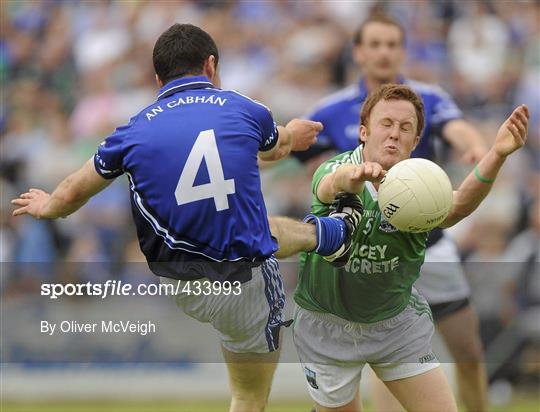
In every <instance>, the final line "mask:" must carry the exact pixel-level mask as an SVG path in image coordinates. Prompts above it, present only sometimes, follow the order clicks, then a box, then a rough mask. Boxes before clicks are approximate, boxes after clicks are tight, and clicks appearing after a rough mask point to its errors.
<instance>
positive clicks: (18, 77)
mask: <svg viewBox="0 0 540 412" xmlns="http://www.w3.org/2000/svg"><path fill="white" fill-rule="evenodd" d="M382 10H384V11H385V12H386V13H388V14H390V15H393V16H394V17H397V18H398V19H399V20H400V21H401V23H402V24H403V25H404V27H405V29H406V49H407V54H408V59H407V63H406V67H405V74H406V75H407V76H409V77H411V78H414V79H417V80H422V81H427V82H434V83H437V84H440V85H441V86H442V87H443V88H445V89H446V90H447V91H448V92H450V94H451V95H452V96H453V97H454V98H455V99H456V101H457V103H458V105H459V106H460V108H461V109H462V110H463V112H464V113H465V117H466V118H467V120H470V121H471V122H472V123H473V124H474V125H475V126H477V127H478V129H479V130H480V131H481V132H482V133H483V135H484V136H485V138H486V141H488V142H491V141H492V140H493V138H494V136H495V134H496V131H497V128H498V127H499V125H500V123H501V121H502V120H503V119H504V118H505V116H507V115H508V114H509V113H510V112H511V110H512V109H513V107H515V106H516V105H517V104H520V103H526V104H528V105H529V108H530V111H531V113H532V118H531V125H530V128H529V132H530V133H529V140H528V142H527V145H526V148H525V149H524V150H522V151H520V153H518V154H516V155H515V156H513V158H512V159H510V161H509V163H508V164H507V165H506V166H505V168H504V170H503V172H502V174H501V176H500V179H498V181H497V184H496V185H495V187H494V189H493V193H492V194H491V195H490V198H489V199H488V201H487V202H486V204H484V205H483V206H482V207H481V208H480V209H479V210H478V211H477V212H476V213H475V214H474V215H473V216H471V217H470V218H469V219H467V220H466V221H464V222H463V223H461V224H460V225H458V226H457V227H456V228H455V229H454V230H452V235H453V236H454V238H455V239H456V241H457V242H458V245H459V247H460V251H461V252H462V254H463V257H464V258H465V260H466V261H468V262H478V261H485V262H497V261H506V262H521V263H519V264H518V263H516V264H511V263H509V264H506V265H501V266H498V267H499V268H500V269H499V270H495V271H494V270H492V268H493V266H491V269H489V270H484V271H483V270H481V268H476V269H474V270H469V272H470V273H469V274H470V281H471V285H472V288H473V302H474V303H475V304H476V306H477V309H478V311H479V313H480V316H481V318H482V322H483V323H482V324H483V326H484V329H485V333H484V335H485V337H486V339H492V338H495V337H496V336H497V335H498V334H499V332H500V331H501V330H503V331H504V327H503V326H505V325H509V324H510V323H511V322H512V320H513V319H516V318H517V317H518V316H519V314H520V313H525V312H526V311H528V310H529V309H530V307H534V306H538V305H539V304H540V280H538V279H537V278H538V277H540V275H537V276H536V277H534V276H533V277H532V278H531V276H530V275H529V274H530V273H536V274H538V270H539V269H538V263H537V262H538V260H539V250H538V249H539V246H538V245H539V239H540V223H539V209H538V201H539V195H540V173H539V170H540V120H539V116H540V52H539V44H540V23H539V21H540V3H539V2H538V1H512V2H510V1H492V2H462V1H457V0H455V1H451V0H449V1H448V0H447V1H445V0H437V1H411V2H376V1H369V0H364V1H362V2H336V1H329V2H323V1H320V2H313V1H310V2H304V1H293V0H289V1H287V0H274V1H249V2H235V1H219V2H206V1H205V2H199V1H181V2H173V1H149V0H147V1H145V0H141V1H117V2H112V1H91V2H90V1H88V2H86V1H81V2H79V1H23V2H15V1H13V2H10V1H8V2H2V3H1V5H0V12H1V13H0V56H1V58H0V73H1V74H0V81H1V90H2V95H1V98H2V104H1V106H0V151H1V158H0V170H1V180H0V185H1V202H0V222H1V228H0V235H1V244H0V261H1V262H64V261H73V262H105V263H110V266H108V268H107V269H103V270H95V268H93V269H87V270H83V271H77V273H76V275H75V274H73V273H72V272H70V271H65V270H63V271H58V270H54V269H51V270H48V271H32V270H22V271H17V272H16V273H15V272H10V271H6V270H4V271H3V274H2V276H3V279H2V285H1V288H2V289H1V292H2V294H3V296H4V297H16V296H18V295H19V294H21V293H25V291H29V290H33V288H35V286H36V285H38V284H39V283H40V282H41V281H43V277H44V276H49V277H56V278H58V277H61V278H63V279H64V280H66V279H73V276H75V280H77V281H88V280H91V281H100V280H105V279H108V278H110V277H111V276H126V274H125V273H124V272H123V270H122V265H121V263H122V262H126V261H143V256H142V255H141V253H140V251H139V250H138V243H137V240H136V237H135V232H134V229H133V225H132V224H131V213H130V205H129V196H128V185H127V181H126V179H124V178H119V179H117V181H116V182H115V183H114V184H113V185H112V186H111V187H110V188H108V189H107V190H105V191H104V192H102V193H101V194H99V195H98V196H96V197H95V198H94V199H92V200H91V201H90V202H89V203H88V205H87V206H85V207H84V208H83V209H81V210H80V211H79V212H77V213H76V214H75V215H73V216H72V217H70V218H69V219H66V220H58V221H54V222H48V221H36V220H32V219H30V218H26V217H24V218H17V219H14V218H12V217H11V210H12V208H11V206H10V204H9V200H10V199H11V198H13V197H14V196H15V195H16V194H19V193H21V192H23V191H26V190H27V188H29V187H38V188H42V189H44V190H46V191H51V190H53V189H54V187H55V186H56V185H57V184H58V183H59V182H60V181H61V179H62V178H63V177H64V176H66V175H67V174H69V173H70V172H73V171H74V170H76V169H77V168H78V167H80V166H81V165H82V164H83V162H85V161H86V160H88V159H89V158H90V157H91V156H92V155H93V153H94V151H95V149H96V147H97V145H98V144H99V143H100V142H101V141H102V140H103V139H104V138H105V137H106V136H107V135H109V134H110V133H111V132H112V131H113V130H114V128H115V127H116V126H118V125H121V124H124V123H127V121H128V120H129V118H130V116H132V115H133V114H135V113H136V112H138V111H139V110H141V109H142V108H143V107H145V106H147V105H148V104H150V103H151V102H152V101H154V100H155V97H156V91H157V89H156V85H155V80H154V71H153V67H152V59H151V56H152V48H153V45H154V42H155V40H156V39H157V37H158V36H159V34H160V33H161V32H162V31H164V30H165V29H166V28H168V27H169V26H170V25H171V24H173V23H176V22H181V23H188V22H189V23H192V24H195V25H198V26H200V27H202V28H204V29H205V30H206V31H208V32H209V33H210V34H211V35H212V36H213V38H214V39H215V40H216V42H217V44H218V47H219V50H220V60H219V66H220V73H221V79H222V86H223V88H227V89H231V88H232V89H236V90H238V91H240V92H241V93H243V94H247V95H249V96H251V97H253V98H256V99H258V100H260V101H262V102H263V103H265V104H266V105H268V106H269V107H270V108H271V109H272V111H273V114H274V116H275V118H276V120H278V121H279V122H281V123H286V122H288V121H289V120H290V119H292V118H294V117H298V116H302V115H303V114H305V113H307V112H308V111H309V110H310V109H311V108H312V107H313V106H314V105H315V104H316V103H317V101H318V100H319V99H321V98H322V97H324V96H326V95H328V94H330V93H332V92H333V91H336V90H338V89H339V88H341V87H343V86H344V85H347V84H350V83H352V82H356V81H357V80H358V78H359V76H360V70H359V69H358V68H357V67H355V66H354V64H353V61H352V57H351V52H350V51H351V38H352V35H353V33H354V32H355V30H356V29H357V27H358V25H359V24H360V23H361V21H362V20H363V19H364V18H366V17H367V16H368V15H369V14H370V13H373V12H380V11H382ZM445 162H446V165H445V168H446V170H447V171H448V173H449V174H450V175H451V177H452V179H453V181H454V183H456V184H457V183H459V182H460V181H461V179H462V178H463V177H464V176H465V174H466V173H467V172H468V171H469V170H470V169H471V165H466V164H464V163H462V162H461V161H460V159H459V158H458V157H457V156H455V155H453V154H451V153H450V154H449V156H447V158H446V160H445ZM263 186H264V191H265V194H266V202H267V206H268V209H269V212H270V213H272V214H286V215H291V216H302V215H304V214H305V213H306V211H307V210H308V209H309V205H310V176H309V172H308V171H306V170H305V168H303V167H302V166H301V165H300V164H299V163H298V162H297V161H295V160H292V159H291V160H288V161H285V162H283V163H281V164H279V165H277V166H276V167H274V168H272V169H269V170H265V171H264V172H263ZM100 267H101V266H100ZM501 268H504V270H503V269H501ZM285 272H286V276H287V281H288V283H293V282H294V273H293V271H292V270H289V271H287V270H286V271H285ZM119 273H122V275H119ZM141 278H144V277H142V276H141ZM145 279H146V278H145ZM147 281H154V279H153V278H151V277H149V278H147ZM536 333H538V332H536Z"/></svg>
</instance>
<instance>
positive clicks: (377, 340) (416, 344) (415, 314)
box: [364, 289, 457, 412]
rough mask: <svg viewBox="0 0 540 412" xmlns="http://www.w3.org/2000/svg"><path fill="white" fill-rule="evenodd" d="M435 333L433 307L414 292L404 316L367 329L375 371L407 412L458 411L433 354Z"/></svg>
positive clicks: (401, 315) (398, 316)
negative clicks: (432, 341)
mask: <svg viewBox="0 0 540 412" xmlns="http://www.w3.org/2000/svg"><path fill="white" fill-rule="evenodd" d="M434 332H435V326H434V324H433V319H432V316H431V311H430V309H429V305H428V304H427V301H426V300H425V299H424V298H423V297H422V296H421V295H419V294H418V293H417V292H416V290H414V289H413V291H412V294H411V297H410V299H409V304H408V306H407V307H406V308H405V309H404V310H403V311H402V312H401V313H399V314H398V315H396V316H395V317H394V318H391V319H388V320H385V321H382V322H380V324H379V325H377V324H375V325H372V326H370V327H364V337H365V339H366V341H367V340H368V339H369V341H371V342H372V343H371V344H370V346H369V347H368V350H369V351H370V359H372V361H371V362H370V365H371V367H372V369H373V370H374V371H375V373H376V374H377V376H378V377H379V378H380V379H381V380H382V381H384V383H385V385H386V386H387V388H388V389H389V390H390V392H391V393H392V394H393V395H394V397H396V399H397V400H398V401H399V403H400V404H401V405H402V407H403V408H405V410H407V411H426V412H427V411H457V409H456V404H455V400H454V396H453V394H452V391H451V389H450V385H449V384H448V382H447V380H446V376H445V375H444V373H443V372H442V370H441V368H440V364H439V362H438V360H437V357H436V356H435V354H434V353H433V349H432V346H431V339H432V337H433V334H434ZM371 352H372V353H371ZM400 410H402V408H400Z"/></svg>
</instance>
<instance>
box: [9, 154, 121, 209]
mask: <svg viewBox="0 0 540 412" xmlns="http://www.w3.org/2000/svg"><path fill="white" fill-rule="evenodd" d="M112 181H113V179H104V178H103V177H101V176H100V175H99V174H98V173H97V172H96V169H95V167H94V160H93V159H90V160H88V161H87V162H86V163H85V164H84V166H83V167H81V168H80V169H79V170H78V171H76V172H75V173H73V174H71V175H69V176H68V177H66V178H65V179H64V180H63V181H62V183H60V184H59V185H58V187H57V188H56V189H55V190H54V192H53V193H52V194H49V193H46V192H44V191H43V190H40V189H30V190H29V191H28V192H26V193H23V194H21V195H20V196H19V198H17V199H14V200H12V201H11V203H12V204H13V205H16V206H19V208H17V209H15V210H14V211H13V216H19V215H24V214H28V215H30V216H32V217H35V218H36V219H57V218H59V217H65V216H68V215H70V214H72V213H73V212H75V211H77V210H78V209H80V208H81V207H82V206H83V205H84V204H85V203H86V202H87V201H88V199H90V198H91V197H92V196H94V195H95V194H96V193H98V192H100V191H102V190H103V189H105V188H106V187H107V186H108V185H109V184H111V182H112Z"/></svg>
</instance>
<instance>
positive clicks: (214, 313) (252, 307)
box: [160, 257, 285, 353]
mask: <svg viewBox="0 0 540 412" xmlns="http://www.w3.org/2000/svg"><path fill="white" fill-rule="evenodd" d="M160 279H161V282H162V283H165V284H167V283H168V284H173V285H175V287H176V285H177V282H180V286H179V287H178V288H177V290H178V291H182V290H188V288H184V286H185V284H187V283H190V282H191V283H192V284H194V282H200V283H203V282H205V281H208V279H206V278H202V279H197V281H182V280H175V279H170V278H166V277H161V278H160ZM190 289H191V290H193V289H194V288H193V287H192V288H190ZM233 289H234V288H233ZM240 290H241V292H240V293H239V294H238V295H234V294H232V293H231V294H224V293H220V294H209V295H204V294H188V293H181V292H180V293H179V294H178V295H176V296H175V300H176V305H177V306H178V307H179V308H180V309H182V311H183V312H184V313H185V314H186V315H188V316H190V317H192V318H194V319H196V320H198V321H199V322H203V323H210V324H211V325H212V326H213V327H214V329H215V330H216V331H217V332H218V335H219V338H220V340H221V343H222V345H223V347H224V348H225V349H227V350H229V351H231V352H235V353H268V352H273V351H275V350H276V349H278V346H279V329H280V327H281V325H282V324H283V308H284V306H285V292H284V290H283V282H282V280H281V275H280V273H279V264H278V261H277V260H276V258H274V257H271V258H269V259H268V260H266V261H265V262H264V263H263V264H262V265H261V266H258V267H255V268H253V269H252V278H251V280H249V281H247V282H245V283H242V284H241V286H240Z"/></svg>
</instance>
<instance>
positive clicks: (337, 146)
mask: <svg viewBox="0 0 540 412" xmlns="http://www.w3.org/2000/svg"><path fill="white" fill-rule="evenodd" d="M400 81H401V83H403V84H406V85H407V86H410V87H411V88H412V89H413V90H414V91H415V92H416V93H417V94H418V95H419V96H420V97H421V98H422V101H423V102H424V111H425V125H426V126H425V127H424V130H423V132H422V136H421V138H420V143H419V144H418V146H417V147H416V150H415V151H414V152H413V153H412V157H423V158H426V159H431V160H432V159H433V157H434V140H435V138H436V137H437V136H440V133H441V130H442V128H443V126H444V125H445V124H446V123H447V122H449V121H450V120H454V119H459V118H461V117H462V113H461V111H460V110H459V108H458V107H457V105H456V104H455V103H454V101H453V100H452V98H451V97H450V96H449V95H448V94H447V93H446V92H445V91H444V90H442V89H441V88H440V87H438V86H435V85H430V84H426V83H421V82H417V81H413V80H407V79H400ZM367 96H368V91H367V88H366V84H365V83H364V81H363V80H361V81H360V83H359V84H355V85H351V86H349V87H347V88H345V89H343V90H342V91H339V92H337V93H335V94H333V95H331V96H329V97H327V98H326V99H324V100H323V101H322V102H321V104H320V105H319V106H318V107H317V108H316V109H315V111H314V112H312V113H311V114H309V115H308V118H309V119H311V120H314V121H317V122H321V123H322V124H323V125H324V129H323V131H322V132H321V133H320V134H319V136H318V138H317V143H316V144H315V145H313V146H312V147H311V148H310V149H309V150H308V151H307V152H300V153H297V154H295V155H296V156H297V157H298V158H299V159H300V160H307V159H309V158H311V157H314V156H316V155H317V154H319V153H322V152H324V151H327V150H332V149H333V150H336V151H338V152H339V153H342V152H346V151H349V150H354V149H356V147H357V146H358V143H359V141H358V138H359V131H358V128H359V126H360V110H361V109H362V104H363V103H364V101H365V100H366V98H367Z"/></svg>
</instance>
